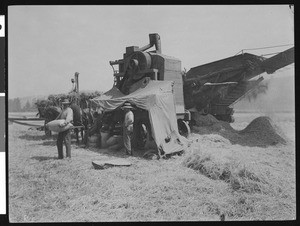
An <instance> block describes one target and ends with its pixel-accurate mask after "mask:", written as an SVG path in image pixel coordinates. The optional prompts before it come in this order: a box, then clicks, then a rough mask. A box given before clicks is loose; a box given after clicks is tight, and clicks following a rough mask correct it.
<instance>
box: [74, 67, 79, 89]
mask: <svg viewBox="0 0 300 226" xmlns="http://www.w3.org/2000/svg"><path fill="white" fill-rule="evenodd" d="M78 76H79V73H78V72H75V85H76V93H79V81H78Z"/></svg>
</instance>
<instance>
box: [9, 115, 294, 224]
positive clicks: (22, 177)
mask: <svg viewBox="0 0 300 226" xmlns="http://www.w3.org/2000/svg"><path fill="white" fill-rule="evenodd" d="M257 116H259V115H254V114H246V113H238V114H236V115H235V118H236V122H235V123H233V124H231V126H232V127H233V128H235V129H237V130H242V129H244V128H245V127H246V126H247V125H248V124H249V123H250V122H251V121H252V120H253V119H254V118H256V117H257ZM271 117H272V119H274V120H273V121H274V123H275V124H276V125H277V126H278V127H279V128H280V129H281V130H282V133H284V135H285V138H286V140H287V143H286V144H278V145H272V146H267V147H259V146H255V145H254V146H247V145H243V144H242V143H237V144H232V143H231V141H230V140H229V139H227V138H225V137H224V136H222V135H220V134H215V133H212V134H209V133H208V134H203V135H199V134H192V135H191V137H190V140H191V141H192V143H191V146H190V148H189V149H188V150H186V152H185V153H184V154H183V155H181V156H174V157H172V158H170V159H160V160H146V159H143V158H142V157H141V155H142V153H135V155H134V156H132V157H127V156H125V155H124V154H123V153H121V152H112V151H108V150H105V149H96V148H89V149H85V148H81V147H79V146H77V145H76V144H75V140H73V143H72V158H71V159H64V160H58V159H57V149H56V140H55V136H54V137H53V138H46V137H45V136H44V134H43V132H41V131H37V130H29V128H30V127H29V126H23V125H18V124H15V123H14V124H10V125H9V128H8V129H9V131H8V136H9V137H8V138H9V146H8V164H9V165H8V169H9V171H8V174H9V175H8V176H9V181H8V184H9V188H8V194H9V200H8V204H9V213H8V214H9V220H10V222H86V221H89V222H99V221H100V222H102V221H105V222H106V221H118V222H120V221H219V220H220V216H221V215H222V214H224V216H225V220H231V221H236V220H292V219H295V218H296V189H295V186H296V182H295V134H294V133H295V132H294V131H295V116H294V114H279V113H278V114H273V115H272V116H271ZM113 158H125V159H127V160H128V161H130V162H131V163H132V165H131V166H129V167H114V168H107V169H104V170H95V169H94V168H93V166H92V161H93V160H105V159H113ZM224 172H225V173H224ZM226 172H227V173H226ZM221 175H223V176H221Z"/></svg>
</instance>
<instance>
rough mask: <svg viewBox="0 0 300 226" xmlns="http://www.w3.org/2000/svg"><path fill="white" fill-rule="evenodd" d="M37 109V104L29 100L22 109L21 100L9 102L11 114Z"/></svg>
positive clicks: (10, 100)
mask: <svg viewBox="0 0 300 226" xmlns="http://www.w3.org/2000/svg"><path fill="white" fill-rule="evenodd" d="M36 110H37V108H36V106H35V104H34V103H33V102H32V103H30V102H29V100H27V101H26V103H25V105H24V106H23V107H22V105H21V100H20V98H14V99H9V100H8V111H9V112H25V111H36Z"/></svg>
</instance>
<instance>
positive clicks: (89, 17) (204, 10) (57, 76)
mask: <svg viewBox="0 0 300 226" xmlns="http://www.w3.org/2000/svg"><path fill="white" fill-rule="evenodd" d="M149 33H159V35H160V37H161V42H162V52H163V54H165V55H169V56H173V57H176V58H179V59H180V60H181V61H182V69H183V68H186V69H187V70H189V69H190V68H191V67H194V66H197V65H201V64H204V63H209V62H211V61H215V60H219V59H222V58H225V57H229V56H232V55H235V54H236V53H237V52H239V51H240V50H241V49H247V48H256V47H265V46H273V45H282V44H293V43H294V14H293V13H292V12H291V10H290V9H289V7H288V5H249V6H245V5H240V6H239V5H238V6H237V5H236V6H233V5H228V6H224V5H223V6H215V5H211V6H204V5H198V6H10V7H9V8H8V82H9V83H8V88H9V90H8V97H9V98H15V97H24V96H33V95H49V94H57V93H66V92H68V91H70V89H71V87H72V84H71V82H70V80H71V78H73V76H74V73H75V72H76V71H77V72H79V73H80V75H79V82H80V89H81V90H98V91H107V90H108V89H110V88H111V87H112V84H113V76H112V68H111V66H110V65H109V63H108V62H109V61H110V60H117V59H121V58H122V56H123V53H124V52H125V47H126V46H133V45H135V46H139V47H142V46H144V45H146V44H148V43H149ZM287 48H290V47H284V48H281V49H280V48H279V49H275V51H277V50H285V49H287ZM272 51H273V52H274V50H264V51H263V52H258V51H256V52H255V51H254V52H253V51H252V52H251V53H254V54H262V53H268V52H272Z"/></svg>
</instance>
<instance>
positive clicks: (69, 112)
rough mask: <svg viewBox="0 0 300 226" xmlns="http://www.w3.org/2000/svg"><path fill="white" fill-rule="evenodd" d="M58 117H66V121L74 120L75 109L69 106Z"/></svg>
mask: <svg viewBox="0 0 300 226" xmlns="http://www.w3.org/2000/svg"><path fill="white" fill-rule="evenodd" d="M56 119H65V120H66V123H70V122H73V110H72V109H71V108H70V107H67V108H66V109H64V110H62V112H61V113H60V114H59V116H57V118H56Z"/></svg>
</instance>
